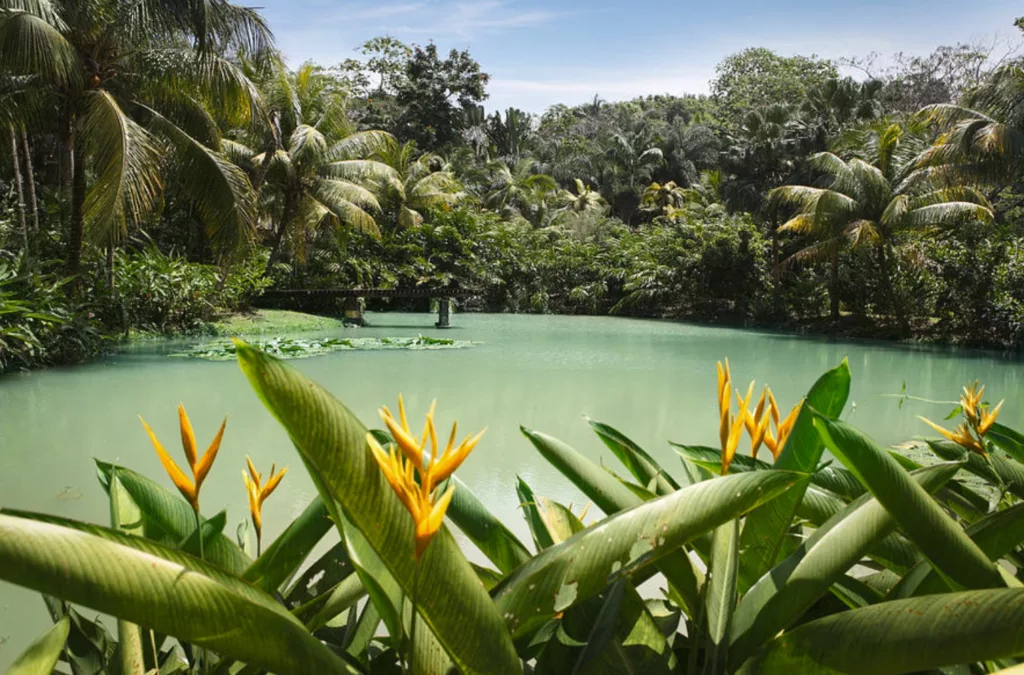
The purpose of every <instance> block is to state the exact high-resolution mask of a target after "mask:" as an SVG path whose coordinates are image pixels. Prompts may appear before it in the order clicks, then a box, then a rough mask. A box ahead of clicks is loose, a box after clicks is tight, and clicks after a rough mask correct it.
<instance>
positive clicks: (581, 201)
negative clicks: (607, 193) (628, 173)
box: [559, 178, 608, 215]
mask: <svg viewBox="0 0 1024 675" xmlns="http://www.w3.org/2000/svg"><path fill="white" fill-rule="evenodd" d="M573 183H574V184H575V186H576V193H575V194H573V193H572V192H570V191H569V190H562V191H561V192H560V193H559V201H560V202H561V204H562V208H563V209H564V210H566V211H572V212H573V213H584V212H597V213H600V214H601V215H605V214H607V213H608V202H606V201H605V199H604V197H602V196H601V193H599V192H598V191H597V190H595V189H594V188H592V187H590V186H589V185H587V184H586V183H584V182H583V181H582V180H580V179H579V178H574V179H573Z"/></svg>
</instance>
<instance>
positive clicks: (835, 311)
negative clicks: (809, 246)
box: [828, 247, 839, 321]
mask: <svg viewBox="0 0 1024 675" xmlns="http://www.w3.org/2000/svg"><path fill="white" fill-rule="evenodd" d="M829 263H830V267H831V268H832V269H831V270H830V272H831V275H830V276H831V278H830V280H829V286H828V299H829V304H830V305H831V307H830V309H829V315H830V316H831V317H832V321H838V320H839V248H838V247H833V248H832V252H831V256H830V260H829Z"/></svg>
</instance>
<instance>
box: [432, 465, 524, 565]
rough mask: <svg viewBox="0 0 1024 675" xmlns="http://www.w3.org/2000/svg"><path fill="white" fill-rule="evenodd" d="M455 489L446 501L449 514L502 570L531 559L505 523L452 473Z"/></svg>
mask: <svg viewBox="0 0 1024 675" xmlns="http://www.w3.org/2000/svg"><path fill="white" fill-rule="evenodd" d="M452 480H453V481H455V492H454V493H453V494H452V501H451V503H450V504H449V505H448V513H447V514H446V515H447V516H448V518H449V519H450V520H451V521H452V522H453V523H455V525H456V526H458V528H459V529H460V530H462V533H463V534H465V535H466V536H467V537H469V540H470V541H472V542H473V544H475V545H476V547H477V548H478V549H480V551H481V552H482V553H483V554H484V555H485V556H487V558H488V559H489V560H490V561H491V562H493V563H494V564H495V566H496V567H497V568H498V569H499V570H500V571H501V572H503V573H504V574H508V573H509V572H511V571H512V570H514V569H515V568H517V567H519V566H520V565H522V564H523V563H524V562H526V561H527V560H529V559H530V551H529V550H527V548H526V547H525V546H524V545H523V544H522V542H520V541H519V539H518V538H516V536H515V535H514V534H512V531H511V530H509V529H508V528H507V527H505V525H504V523H502V522H501V521H500V520H498V519H497V518H495V517H494V514H492V513H491V512H490V511H488V510H487V507H486V506H484V504H483V502H481V501H480V500H479V499H478V498H477V496H476V495H475V494H473V492H472V490H470V489H469V486H467V485H466V484H465V483H463V482H462V481H461V480H459V478H458V476H452Z"/></svg>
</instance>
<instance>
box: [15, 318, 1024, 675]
mask: <svg viewBox="0 0 1024 675" xmlns="http://www.w3.org/2000/svg"><path fill="white" fill-rule="evenodd" d="M368 318H369V320H370V321H371V322H372V324H373V325H372V326H371V327H367V328H360V329H355V328H352V329H344V330H339V331H337V334H336V335H335V336H342V337H411V336H416V335H418V334H424V335H431V336H438V335H443V337H448V338H453V339H457V340H471V341H473V342H475V343H476V344H475V345H474V346H473V347H471V348H468V349H454V350H438V351H399V350H389V351H346V352H335V353H331V354H327V355H323V356H317V357H314V358H310V359H304V360H295V361H292V362H291V363H293V364H294V365H295V367H296V368H298V369H300V370H302V371H303V372H304V373H306V374H307V375H309V376H310V377H312V378H313V379H315V380H316V381H318V382H319V383H320V384H322V385H323V386H325V387H326V388H327V389H329V390H330V391H331V392H333V393H334V394H335V395H336V396H338V397H339V398H340V399H342V400H343V401H344V402H345V403H346V404H347V405H348V406H349V407H350V408H351V409H352V410H353V411H354V412H355V413H356V414H357V415H358V416H359V417H360V418H361V419H363V421H364V422H366V423H367V424H369V425H373V426H375V425H378V423H379V420H378V418H377V416H376V412H375V410H376V408H377V407H378V406H380V405H382V404H387V405H389V406H391V407H394V405H395V403H396V398H397V396H398V394H399V392H402V393H404V395H405V399H406V404H407V406H408V408H409V412H410V419H411V420H412V424H413V426H414V427H419V421H418V420H421V419H422V415H423V413H425V412H426V409H427V407H428V406H429V404H430V401H431V400H432V399H434V398H436V399H437V401H438V423H439V427H441V428H445V429H447V428H448V427H449V426H450V424H451V421H452V420H454V419H457V420H458V421H459V424H460V429H461V430H462V431H463V432H464V433H469V432H473V431H476V430H478V429H480V428H483V427H487V428H488V431H487V434H486V435H485V437H484V440H483V441H482V442H481V445H480V446H479V447H478V449H477V450H476V451H475V452H474V453H473V455H472V456H471V457H470V459H469V460H468V461H467V462H466V464H465V465H464V466H463V467H462V468H461V469H460V471H459V475H460V477H461V478H462V479H463V480H464V481H465V482H466V483H467V484H468V485H469V486H470V487H471V488H472V489H473V490H474V491H475V492H476V493H477V494H478V495H479V496H480V497H481V498H482V499H483V501H484V502H485V503H486V504H487V505H488V506H489V507H490V508H491V510H492V511H493V512H495V513H496V514H497V515H498V516H499V517H500V518H502V519H503V520H504V521H505V522H506V523H507V524H508V526H509V527H510V528H511V529H512V530H513V531H514V532H515V533H516V534H518V535H520V536H521V537H522V538H523V540H524V541H528V540H529V535H528V530H527V528H526V526H525V524H524V523H523V521H522V517H521V515H520V514H519V511H518V500H517V498H516V493H515V480H516V477H517V476H519V477H521V478H522V479H523V480H525V481H526V482H527V483H529V484H530V486H531V487H532V488H533V489H534V491H535V492H536V493H538V494H540V495H544V496H548V497H551V498H554V499H556V500H559V501H562V502H566V503H568V502H573V503H574V504H576V505H581V504H582V503H583V502H584V501H585V500H584V499H583V498H582V497H581V495H580V494H579V493H578V492H577V491H576V490H575V489H574V488H573V487H572V486H571V485H570V484H568V482H567V481H566V480H565V479H564V478H562V477H561V475H560V474H558V473H557V472H556V471H555V470H554V469H552V468H550V467H548V466H547V465H546V464H545V463H544V461H543V459H542V458H541V457H540V456H539V455H538V454H537V453H536V451H535V450H534V449H533V447H532V446H531V445H530V443H529V442H528V441H527V440H526V439H525V438H524V437H523V436H522V434H521V433H520V431H519V426H520V425H524V426H527V427H530V428H533V429H537V430H540V431H544V432H546V433H549V434H551V435H554V436H556V437H558V438H560V439H562V440H564V441H566V442H568V443H569V444H570V445H572V446H574V447H575V448H577V449H578V450H580V451H581V452H583V453H584V454H586V455H587V456H589V457H592V458H594V459H600V460H601V461H603V462H604V463H605V465H607V466H609V467H610V468H614V469H616V470H620V467H618V466H617V465H616V463H615V460H614V457H612V456H611V455H610V453H608V452H606V451H604V448H603V446H602V444H601V442H600V441H599V440H598V439H597V437H596V436H595V435H594V434H593V433H592V432H591V431H590V430H589V428H588V426H587V424H586V421H585V419H584V417H583V416H584V415H587V416H589V417H591V418H593V419H596V420H600V421H602V422H605V423H607V424H610V425H612V426H614V427H616V428H618V429H619V430H620V431H622V432H623V433H625V434H626V435H628V436H630V437H632V438H633V439H634V440H635V441H637V442H638V443H639V444H640V445H642V446H643V447H645V448H646V449H647V450H648V451H649V452H650V453H651V454H652V455H654V456H655V457H656V458H657V459H658V460H659V461H661V462H662V463H663V465H664V466H666V467H668V468H669V470H670V471H671V470H676V469H678V467H679V464H678V460H677V459H676V458H675V455H674V453H673V451H672V450H671V448H670V447H669V446H668V444H667V443H666V441H667V440H673V441H677V442H688V443H701V444H707V445H714V444H715V443H716V439H717V408H716V402H715V361H716V360H718V359H720V358H722V357H728V358H729V360H730V362H731V364H732V372H733V379H734V382H736V383H742V384H745V383H746V382H748V381H749V380H751V379H756V380H757V382H758V386H760V384H761V383H764V382H767V383H768V384H770V385H771V386H772V388H773V390H774V392H775V394H776V397H777V399H778V400H779V403H780V405H781V406H782V407H783V408H786V409H788V408H789V407H790V406H791V405H793V403H795V402H796V401H797V400H798V399H799V398H800V397H801V396H802V395H803V393H804V392H806V390H807V388H808V387H809V386H810V385H811V384H812V383H813V382H814V380H815V379H816V378H817V377H818V376H819V375H820V374H821V373H822V372H823V371H825V370H826V369H828V368H830V367H833V366H835V365H836V364H838V363H839V362H840V361H841V360H842V359H843V358H844V357H846V358H848V359H849V362H850V368H851V370H852V372H853V390H852V392H851V397H850V400H851V401H852V403H853V405H851V406H850V407H849V408H848V410H847V413H846V415H845V418H846V419H848V420H849V421H851V422H853V423H855V424H857V425H858V426H860V427H861V428H863V429H864V430H866V431H867V432H868V433H869V434H870V435H872V436H873V437H874V438H875V439H876V440H878V441H879V442H881V443H884V444H895V443H899V442H901V441H904V440H908V439H911V438H913V437H914V436H917V435H919V434H924V433H926V431H927V428H926V427H925V426H924V425H923V424H922V423H921V422H920V421H918V420H917V418H916V415H918V414H924V415H930V416H933V417H935V418H938V419H941V418H942V417H943V416H944V415H945V414H946V413H947V412H948V411H949V410H950V409H951V408H952V405H945V406H943V405H929V404H925V403H921V402H917V401H911V400H908V401H905V402H904V403H903V405H902V407H900V405H899V403H900V401H899V399H898V398H896V397H894V396H893V395H896V394H899V393H900V392H901V390H902V388H903V386H904V383H905V385H906V390H907V391H908V392H909V393H912V394H915V395H917V396H922V397H927V398H934V399H946V400H951V399H953V398H955V397H956V395H957V393H958V391H959V388H960V387H961V386H962V385H963V384H964V383H965V382H967V381H968V380H973V379H975V378H977V379H979V380H981V381H982V382H983V383H985V384H986V385H987V387H988V388H987V390H986V391H987V393H988V394H989V395H990V396H992V397H993V398H994V400H998V398H1001V397H1003V396H1006V397H1007V399H1008V400H1007V402H1006V405H1005V406H1004V409H1003V413H1002V415H1001V417H1000V421H1001V422H1004V421H1005V423H1006V424H1008V425H1010V426H1019V425H1020V424H1021V423H1024V399H1021V398H1020V397H1017V396H1015V393H1016V392H1018V391H1020V390H1021V389H1022V384H1024V382H1022V381H1024V362H1021V361H1019V360H1016V359H1007V358H1003V357H1001V356H999V355H996V354H990V353H981V352H972V351H963V350H951V349H933V348H919V347H912V346H902V345H892V344H885V343H868V342H860V343H858V342H848V341H834V340H828V339H823V338H804V337H794V336H790V335H784V334H778V333H770V332H762V331H751V330H741V329H731V328H716V327H706V326H696V325H690V324H681V323H673V322H664V321H650V320H633V319H622V318H609V317H570V316H532V315H486V314H460V315H457V316H454V317H453V328H452V329H451V330H449V331H446V332H444V333H443V334H442V333H441V332H439V331H436V330H435V329H434V328H433V321H434V320H435V316H434V315H431V314H397V313H388V314H371V315H368ZM315 336H316V337H324V336H325V333H323V332H319V333H316V334H315ZM193 342H195V341H193ZM187 344H191V343H187V342H183V341H180V340H179V341H153V342H146V343H140V344H135V345H133V346H131V347H129V348H126V349H124V350H122V351H120V352H118V353H116V354H112V355H109V356H107V357H105V358H103V359H101V360H99V361H97V362H95V363H91V364H88V365H84V366H77V367H69V368H56V369H51V370H45V371H38V372H32V373H25V374H15V375H10V376H6V377H3V378H0V506H3V507H12V508H19V509H25V510H32V511H40V512H44V513H52V514H56V515H60V516H65V517H72V518H78V519H81V520H87V521H93V522H97V523H106V522H108V518H109V511H108V505H107V502H106V499H105V495H104V494H103V491H102V490H101V488H100V487H99V484H98V482H97V480H96V471H95V466H94V464H93V462H92V458H94V457H96V458H100V459H103V460H107V461H111V462H117V463H120V464H123V465H126V466H129V467H131V468H133V469H136V470H138V471H141V472H143V473H145V474H147V475H149V476H150V477H153V478H155V479H157V480H159V481H160V482H161V483H163V484H165V485H167V486H168V487H170V481H169V480H168V479H167V478H166V476H165V474H164V473H163V470H162V469H161V467H160V465H159V462H158V461H157V458H156V455H155V453H154V452H153V449H152V446H151V445H150V444H149V441H148V440H147V438H146V435H145V433H144V432H143V430H142V427H141V425H140V424H139V421H138V419H137V415H142V416H143V417H145V418H146V420H147V421H148V422H149V423H150V425H151V426H152V427H153V429H154V430H155V431H156V433H157V435H158V436H159V437H160V438H161V439H162V440H163V442H164V444H165V445H166V446H167V447H168V449H169V450H170V451H171V452H172V454H174V455H175V457H177V458H180V457H181V455H180V446H179V444H178V430H177V415H176V413H175V407H176V406H177V404H178V403H179V402H181V403H183V404H184V405H185V407H186V408H187V410H188V412H189V415H190V417H191V418H192V422H193V425H194V426H195V429H196V435H197V440H198V442H199V444H200V446H202V447H205V445H206V444H207V443H208V442H209V440H210V439H211V438H212V436H213V434H214V433H215V431H216V428H217V425H218V424H219V422H220V420H221V418H222V417H223V416H224V415H227V416H228V427H227V432H226V434H225V437H224V443H223V446H222V448H221V454H220V456H219V458H218V460H217V463H216V465H215V467H214V469H213V471H212V473H211V474H210V476H209V478H208V479H207V482H206V484H205V485H204V489H203V507H204V512H205V513H206V514H207V515H212V514H213V513H215V512H217V511H220V510H221V509H227V512H228V522H229V525H228V527H227V528H226V530H225V533H226V534H229V535H230V534H231V533H233V532H234V531H235V525H236V524H238V523H240V522H242V520H243V519H244V518H245V517H246V515H247V510H246V495H245V489H244V486H243V483H242V479H241V476H240V472H241V470H242V468H243V467H244V465H245V456H246V455H247V454H248V455H250V456H251V457H252V459H253V461H254V462H255V463H256V464H257V466H258V467H259V468H260V469H261V470H263V471H266V470H268V469H269V467H270V464H271V463H272V462H277V463H278V465H282V464H284V465H290V466H291V468H292V470H291V472H290V473H289V474H288V476H287V477H286V478H285V480H284V482H283V483H282V484H281V487H280V488H279V489H278V491H277V492H275V494H274V496H273V497H272V498H271V500H270V501H268V503H267V506H266V507H265V510H264V528H265V541H270V540H271V539H272V538H273V537H274V536H276V534H277V533H278V532H280V530H281V529H282V528H283V527H284V526H285V525H286V524H287V523H288V522H289V521H290V520H291V519H292V518H293V517H295V516H297V515H298V514H299V513H300V512H301V511H302V509H303V508H304V507H305V506H306V504H308V502H309V501H310V500H311V499H312V498H313V497H314V494H315V491H314V489H313V486H312V485H311V483H310V481H309V479H308V478H307V477H306V476H305V475H304V474H303V471H302V467H301V463H300V462H299V460H298V457H297V455H296V454H295V451H294V449H293V448H292V447H291V445H290V443H289V441H288V438H287V436H286V434H285V432H284V431H283V430H282V428H281V427H280V426H279V425H278V424H277V422H276V421H275V420H274V419H273V418H272V417H271V416H270V414H269V413H268V412H267V411H266V410H265V409H264V408H263V406H262V404H261V403H260V402H259V400H258V399H257V398H256V396H255V394H254V393H253V392H252V390H251V389H250V388H249V385H248V383H247V381H246V380H245V378H244V376H243V375H242V374H241V373H240V371H239V370H238V367H237V365H236V364H235V363H233V362H211V361H204V360H196V359H181V358H169V354H170V353H172V352H174V351H178V350H180V349H181V348H182V346H185V345H187ZM590 519H591V518H590V517H588V521H589V520H590ZM471 557H472V556H471ZM477 557H478V556H477ZM86 614H87V615H91V614H92V613H91V612H89V611H86ZM48 625H49V620H48V616H47V615H46V613H45V610H44V607H43V603H42V601H41V600H40V599H39V597H38V595H37V594H35V593H33V592H30V591H26V590H24V589H20V588H15V587H13V586H10V585H7V584H4V583H0V669H6V667H7V666H8V665H9V664H10V662H11V661H12V660H13V659H14V658H15V656H16V655H17V654H18V653H20V652H21V650H23V649H24V648H25V646H26V645H27V644H28V643H29V642H30V641H31V639H32V638H34V637H35V636H37V635H38V634H39V633H41V632H42V631H43V630H44V629H45V628H46V627H47V626H48ZM107 627H108V629H110V630H112V631H113V630H114V628H115V627H114V625H113V623H112V622H107Z"/></svg>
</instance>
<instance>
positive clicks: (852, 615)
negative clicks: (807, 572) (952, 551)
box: [738, 589, 1024, 675]
mask: <svg viewBox="0 0 1024 675" xmlns="http://www.w3.org/2000/svg"><path fill="white" fill-rule="evenodd" d="M1022 622H1024V589H996V590H984V591H964V592H960V593H947V594H944V595H931V596H927V597H923V598H914V599H911V600H896V601H894V602H883V603H879V604H877V605H872V606H870V607H865V608H863V609H855V610H852V611H849V612H841V613H839V614H834V615H832V616H828V617H825V618H823V619H818V620H816V621H811V622H810V623H807V624H804V625H802V626H800V627H799V628H796V629H794V630H792V631H789V632H787V633H784V634H783V635H781V636H779V637H778V638H776V639H775V640H773V641H772V642H770V643H769V644H768V645H767V646H766V647H765V649H764V650H762V651H761V652H760V653H759V654H758V655H757V656H756V657H755V658H752V659H751V660H749V661H748V662H747V663H746V664H744V666H743V668H742V669H740V670H739V671H738V675H753V674H755V673H815V674H816V675H818V674H820V675H837V674H839V673H843V674H846V675H897V674H900V673H913V672H920V671H928V670H931V669H933V668H941V667H943V666H951V665H955V664H960V663H973V662H976V661H988V660H994V659H1002V658H1008V657H1012V656H1017V655H1019V654H1021V653H1024V631H1021V630H1020V626H1021V623H1022Z"/></svg>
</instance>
